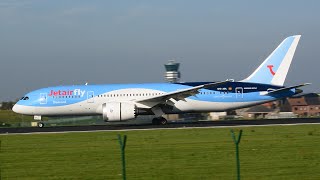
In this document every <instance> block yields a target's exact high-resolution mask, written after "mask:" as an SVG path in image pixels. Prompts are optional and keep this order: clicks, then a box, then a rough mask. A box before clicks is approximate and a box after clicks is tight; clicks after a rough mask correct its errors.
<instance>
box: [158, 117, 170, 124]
mask: <svg viewBox="0 0 320 180" xmlns="http://www.w3.org/2000/svg"><path fill="white" fill-rule="evenodd" d="M159 122H160V124H161V125H166V124H167V123H168V121H167V120H166V118H163V117H161V118H160V121H159Z"/></svg>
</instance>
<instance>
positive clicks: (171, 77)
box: [164, 60, 180, 83]
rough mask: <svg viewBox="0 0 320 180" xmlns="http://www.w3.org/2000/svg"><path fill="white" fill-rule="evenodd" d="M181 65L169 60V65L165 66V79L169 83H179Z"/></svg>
mask: <svg viewBox="0 0 320 180" xmlns="http://www.w3.org/2000/svg"><path fill="white" fill-rule="evenodd" d="M179 65H180V63H176V62H175V61H174V60H169V62H168V63H167V64H165V65H164V67H165V68H166V72H165V75H164V77H165V79H166V81H167V82H169V83H175V82H179V80H180V72H179Z"/></svg>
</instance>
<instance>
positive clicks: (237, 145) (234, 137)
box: [231, 129, 242, 180]
mask: <svg viewBox="0 0 320 180" xmlns="http://www.w3.org/2000/svg"><path fill="white" fill-rule="evenodd" d="M231 135H232V138H233V141H234V144H235V145H236V163H237V179H238V180H240V159H239V144H240V140H241V136H242V129H241V130H240V132H239V135H238V139H236V136H235V134H234V131H233V130H232V129H231Z"/></svg>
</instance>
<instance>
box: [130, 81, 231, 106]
mask: <svg viewBox="0 0 320 180" xmlns="http://www.w3.org/2000/svg"><path fill="white" fill-rule="evenodd" d="M227 82H229V80H227V81H221V82H214V83H208V84H203V85H199V86H195V87H192V88H187V89H182V90H178V91H174V92H169V93H166V94H162V95H159V96H155V97H152V98H146V99H141V100H138V101H136V102H138V103H141V104H145V105H148V106H149V107H152V106H155V105H157V104H163V103H166V102H167V101H168V100H169V99H174V100H176V101H179V100H185V98H187V97H189V96H194V95H196V94H198V93H199V90H200V89H203V88H208V87H214V86H218V85H221V84H224V83H227Z"/></svg>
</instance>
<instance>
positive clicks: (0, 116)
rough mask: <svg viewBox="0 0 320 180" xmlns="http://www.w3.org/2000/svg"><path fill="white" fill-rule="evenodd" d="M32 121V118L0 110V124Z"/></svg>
mask: <svg viewBox="0 0 320 180" xmlns="http://www.w3.org/2000/svg"><path fill="white" fill-rule="evenodd" d="M30 121H33V117H32V116H24V115H20V114H17V113H15V112H13V111H11V110H0V123H8V124H12V123H19V122H30Z"/></svg>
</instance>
